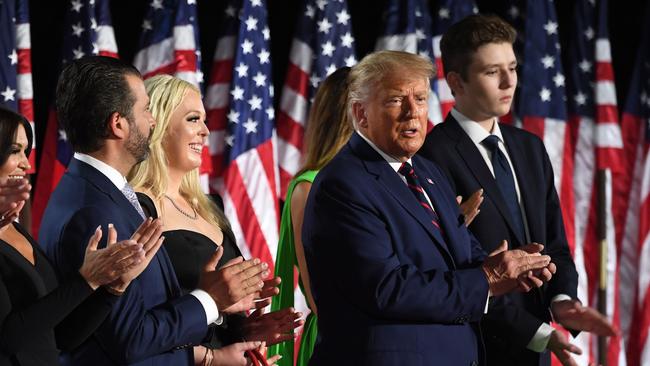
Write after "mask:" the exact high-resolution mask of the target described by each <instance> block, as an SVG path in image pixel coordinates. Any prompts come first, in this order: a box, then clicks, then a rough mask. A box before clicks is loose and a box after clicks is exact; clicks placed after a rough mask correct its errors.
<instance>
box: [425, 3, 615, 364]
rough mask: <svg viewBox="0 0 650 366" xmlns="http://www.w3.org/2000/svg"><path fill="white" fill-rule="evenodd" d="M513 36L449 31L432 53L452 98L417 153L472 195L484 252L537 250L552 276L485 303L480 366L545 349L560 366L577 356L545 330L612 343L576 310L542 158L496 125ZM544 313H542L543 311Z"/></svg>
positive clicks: (503, 108) (530, 139)
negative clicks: (438, 54)
mask: <svg viewBox="0 0 650 366" xmlns="http://www.w3.org/2000/svg"><path fill="white" fill-rule="evenodd" d="M515 36H516V34H515V30H514V29H513V28H512V27H511V26H510V25H508V24H507V23H506V22H504V21H503V20H501V19H499V18H498V17H495V16H485V15H474V16H470V17H467V18H465V19H463V20H462V21H460V22H459V23H457V24H455V25H453V26H452V27H451V28H450V29H449V30H448V31H447V32H446V33H445V35H444V36H443V37H442V40H441V42H440V48H441V51H442V61H443V65H444V70H445V74H446V78H447V82H448V84H449V86H450V88H451V90H452V93H453V94H454V96H455V99H456V105H455V107H454V109H453V110H452V111H451V112H450V113H449V115H447V118H446V120H445V121H444V123H442V124H440V125H438V126H436V128H434V129H433V131H432V132H431V133H430V134H429V135H428V136H427V138H426V141H425V143H424V146H423V147H422V149H421V150H420V151H419V152H418V155H421V156H423V157H425V158H427V159H430V160H432V161H434V162H436V163H437V164H438V166H439V167H440V168H441V169H442V170H443V171H444V172H445V174H446V175H447V176H448V178H449V179H450V183H451V189H452V191H453V192H454V193H455V194H457V195H461V196H468V195H469V194H471V193H472V192H475V191H477V190H478V189H482V190H483V192H484V197H483V203H482V205H481V209H480V211H481V213H480V214H479V215H478V216H476V218H475V219H474V221H473V222H472V223H471V224H470V225H469V229H470V231H471V232H472V233H473V234H474V235H475V236H476V237H477V238H478V240H479V241H480V242H481V244H482V245H483V248H484V249H485V250H486V251H491V250H494V248H496V247H497V246H499V245H500V243H501V242H502V241H503V240H504V239H505V240H507V241H508V243H509V244H510V247H511V248H518V247H521V246H523V245H525V244H527V243H531V242H536V243H541V244H544V253H545V254H547V255H549V256H551V258H552V260H553V263H555V265H556V266H557V273H556V274H555V276H554V277H553V279H552V280H551V281H550V282H549V283H548V285H547V286H543V287H542V288H540V289H536V290H535V291H531V292H529V293H512V294H508V295H506V296H504V297H501V298H495V299H494V300H491V301H490V306H489V311H488V313H487V314H486V316H485V317H484V319H483V321H482V322H481V328H482V331H483V335H484V337H485V345H486V349H487V358H488V364H493V365H513V366H514V365H517V366H521V365H524V366H525V365H531V366H532V365H550V353H549V352H546V351H545V350H546V349H548V350H551V351H552V352H553V353H555V355H556V356H558V358H559V359H560V360H561V361H562V362H563V364H565V365H574V364H575V363H574V361H573V360H572V359H571V353H578V352H580V350H579V349H578V348H577V347H576V346H573V345H571V344H570V343H569V342H568V341H567V339H566V337H565V336H564V335H563V334H562V333H560V332H556V331H554V329H553V327H551V325H550V324H549V323H550V321H551V314H552V315H553V317H554V319H555V321H556V322H558V323H560V324H562V325H563V326H565V327H567V328H569V329H572V330H590V331H594V332H596V333H599V334H602V335H612V334H613V329H612V328H611V326H610V325H609V324H608V323H607V321H606V320H605V318H603V317H602V316H601V315H600V314H598V313H597V312H595V311H594V310H593V309H589V308H585V307H582V306H581V305H580V302H579V301H578V300H577V297H576V288H577V284H578V275H577V273H576V269H575V265H574V263H573V260H572V259H571V254H570V252H569V248H568V245H567V240H566V235H565V232H564V226H563V222H562V213H561V211H560V204H559V199H558V196H557V193H556V191H555V186H554V180H553V169H552V167H551V163H550V161H549V158H548V155H547V153H546V150H545V148H544V145H543V143H542V140H540V139H539V138H538V137H537V136H535V135H533V134H531V133H529V132H526V131H524V130H521V129H518V128H515V127H512V126H509V125H504V124H500V123H498V118H499V117H501V116H503V115H505V114H506V113H508V111H509V110H510V106H511V104H512V98H513V95H514V92H515V87H516V85H517V71H516V68H517V59H516V58H515V54H514V52H513V49H512V43H513V42H514V40H515ZM549 309H550V310H551V311H549Z"/></svg>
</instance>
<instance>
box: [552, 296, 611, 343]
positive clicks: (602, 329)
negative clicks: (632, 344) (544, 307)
mask: <svg viewBox="0 0 650 366" xmlns="http://www.w3.org/2000/svg"><path fill="white" fill-rule="evenodd" d="M551 312H552V313H553V318H554V319H555V321H556V322H557V323H559V324H561V325H562V326H563V327H565V328H567V329H573V330H581V331H585V332H590V333H593V334H595V335H599V336H605V337H612V336H615V335H616V329H614V327H613V326H612V325H611V324H610V323H609V321H608V320H607V318H606V317H605V316H604V315H602V314H601V313H599V312H598V311H596V309H593V308H590V307H588V306H582V304H581V303H580V301H578V300H561V301H554V302H553V303H552V304H551Z"/></svg>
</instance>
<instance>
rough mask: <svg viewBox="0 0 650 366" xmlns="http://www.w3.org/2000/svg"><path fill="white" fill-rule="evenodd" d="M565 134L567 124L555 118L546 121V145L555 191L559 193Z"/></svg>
mask: <svg viewBox="0 0 650 366" xmlns="http://www.w3.org/2000/svg"><path fill="white" fill-rule="evenodd" d="M565 133H566V123H564V122H563V121H559V120H557V119H553V118H545V119H544V145H545V146H546V152H547V153H548V156H549V159H550V160H551V165H552V166H553V172H554V173H555V174H554V175H555V177H554V178H555V189H556V190H557V191H558V192H560V184H561V182H562V173H563V169H562V163H563V161H564V137H565Z"/></svg>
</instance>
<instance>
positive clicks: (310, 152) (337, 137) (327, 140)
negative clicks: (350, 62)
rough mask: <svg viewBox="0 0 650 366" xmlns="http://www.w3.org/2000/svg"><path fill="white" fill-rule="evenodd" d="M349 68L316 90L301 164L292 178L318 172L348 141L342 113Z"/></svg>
mask: <svg viewBox="0 0 650 366" xmlns="http://www.w3.org/2000/svg"><path fill="white" fill-rule="evenodd" d="M349 74H350V68H349V67H342V68H340V69H338V70H336V71H334V72H333V73H332V74H331V75H330V76H328V77H327V78H326V79H325V80H324V81H323V82H322V83H321V85H320V86H319V88H318V91H317V92H316V96H315V97H314V103H313V104H312V106H311V109H310V111H309V119H308V123H307V131H306V133H305V144H306V153H305V163H304V164H303V167H302V169H301V170H300V171H299V172H298V173H297V174H296V176H298V175H300V174H302V173H304V172H305V171H307V170H320V169H321V168H322V167H323V166H325V164H327V163H328V162H329V161H330V160H332V158H333V157H334V155H336V153H338V152H339V150H341V148H342V147H343V145H345V143H346V142H347V141H348V140H349V139H350V136H351V135H352V132H353V131H354V130H353V129H352V124H351V123H350V119H349V118H348V114H347V113H346V110H345V103H346V101H347V95H348V75H349Z"/></svg>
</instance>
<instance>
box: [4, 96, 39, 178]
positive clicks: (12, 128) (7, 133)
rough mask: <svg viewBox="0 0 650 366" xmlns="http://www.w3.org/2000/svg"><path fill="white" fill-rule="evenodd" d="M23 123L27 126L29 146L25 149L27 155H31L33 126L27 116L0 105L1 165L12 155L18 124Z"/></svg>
mask: <svg viewBox="0 0 650 366" xmlns="http://www.w3.org/2000/svg"><path fill="white" fill-rule="evenodd" d="M20 125H22V126H23V127H24V128H25V134H26V135H27V148H26V149H25V156H29V153H30V152H31V151H32V141H33V139H34V136H33V135H32V127H31V126H30V124H29V122H28V121H27V119H25V117H23V116H21V115H20V114H18V113H16V112H13V111H10V110H9V109H5V108H2V107H0V166H2V165H4V163H6V162H7V159H9V155H11V147H12V145H13V144H14V142H15V141H16V134H17V133H18V126H20Z"/></svg>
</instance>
